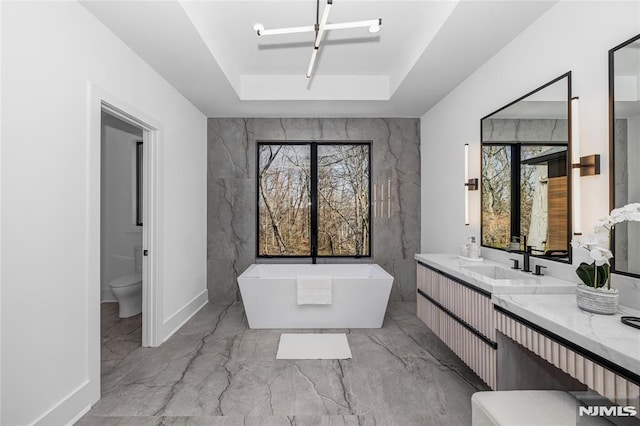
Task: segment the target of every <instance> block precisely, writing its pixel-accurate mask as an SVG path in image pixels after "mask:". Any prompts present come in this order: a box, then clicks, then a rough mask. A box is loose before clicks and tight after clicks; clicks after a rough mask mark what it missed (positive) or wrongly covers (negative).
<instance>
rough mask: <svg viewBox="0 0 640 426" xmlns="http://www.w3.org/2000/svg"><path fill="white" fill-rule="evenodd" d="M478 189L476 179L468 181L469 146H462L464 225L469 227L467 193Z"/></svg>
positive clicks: (466, 144)
mask: <svg viewBox="0 0 640 426" xmlns="http://www.w3.org/2000/svg"><path fill="white" fill-rule="evenodd" d="M477 189H478V179H477V178H473V179H469V144H468V143H465V144H464V224H465V225H469V191H476V190H477Z"/></svg>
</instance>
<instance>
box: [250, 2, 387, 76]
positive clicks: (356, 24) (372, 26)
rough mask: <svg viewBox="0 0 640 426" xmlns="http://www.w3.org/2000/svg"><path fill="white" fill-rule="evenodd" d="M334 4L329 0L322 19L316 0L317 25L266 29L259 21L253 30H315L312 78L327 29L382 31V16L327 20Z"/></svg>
mask: <svg viewBox="0 0 640 426" xmlns="http://www.w3.org/2000/svg"><path fill="white" fill-rule="evenodd" d="M332 5H333V0H327V4H326V5H325V7H324V10H323V11H322V19H320V0H316V23H315V25H307V26H303V27H287V28H276V29H270V30H265V28H264V25H262V24H260V23H257V24H255V25H254V26H253V30H254V31H255V32H256V33H257V34H258V36H268V35H283V34H297V33H306V32H315V33H316V38H315V40H314V41H313V49H312V51H311V61H310V62H309V67H308V68H307V78H311V74H312V73H313V68H314V66H315V64H316V59H317V57H318V51H319V50H320V43H321V42H322V37H323V36H324V33H325V32H326V31H330V30H346V29H351V28H362V27H369V32H370V33H371V34H375V33H377V32H378V31H380V26H381V25H382V18H378V19H370V20H367V21H353V22H342V23H339V24H330V23H328V22H327V20H328V19H329V13H330V12H331V6H332Z"/></svg>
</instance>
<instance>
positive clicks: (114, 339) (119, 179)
mask: <svg viewBox="0 0 640 426" xmlns="http://www.w3.org/2000/svg"><path fill="white" fill-rule="evenodd" d="M100 121H101V149H100V154H101V159H100V169H101V172H100V216H101V220H100V337H101V338H100V341H101V351H100V363H101V371H100V373H101V375H102V376H103V377H104V376H105V375H107V374H109V373H110V371H111V369H112V368H113V367H114V366H116V365H118V364H119V363H120V362H121V361H122V360H124V359H125V358H126V357H127V356H128V355H129V354H130V353H131V352H133V351H134V350H136V349H138V348H139V347H141V346H142V288H143V286H144V282H143V276H142V254H143V253H142V250H143V249H142V232H143V222H142V216H143V211H142V207H143V206H142V198H143V191H142V183H143V180H144V176H143V170H142V169H143V160H144V157H143V149H141V148H143V147H144V144H143V141H142V139H143V130H142V128H141V127H139V126H135V125H132V124H129V123H127V122H125V121H123V120H121V119H119V118H117V117H115V116H113V115H110V114H109V113H107V112H105V111H102V113H101V117H100Z"/></svg>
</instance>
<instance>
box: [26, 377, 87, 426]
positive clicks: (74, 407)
mask: <svg viewBox="0 0 640 426" xmlns="http://www.w3.org/2000/svg"><path fill="white" fill-rule="evenodd" d="M91 405H92V404H91V392H90V382H89V381H88V380H87V381H86V382H84V383H83V384H81V385H80V386H78V388H76V389H75V390H74V391H73V392H71V393H70V394H69V395H67V396H66V397H65V398H64V399H63V400H62V401H60V402H58V403H57V404H56V405H54V406H53V407H52V408H51V409H50V410H49V411H47V412H46V413H44V414H43V415H41V416H40V417H38V419H36V420H35V421H34V422H33V423H32V424H34V425H39V426H48V425H67V426H71V425H73V424H74V423H76V422H77V421H78V420H80V418H81V417H82V416H84V415H85V414H87V412H88V411H89V410H90V409H91Z"/></svg>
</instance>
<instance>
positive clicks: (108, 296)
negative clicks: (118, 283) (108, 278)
mask: <svg viewBox="0 0 640 426" xmlns="http://www.w3.org/2000/svg"><path fill="white" fill-rule="evenodd" d="M111 302H117V300H116V298H115V297H113V293H111V289H110V288H103V289H102V292H101V293H100V303H111Z"/></svg>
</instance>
